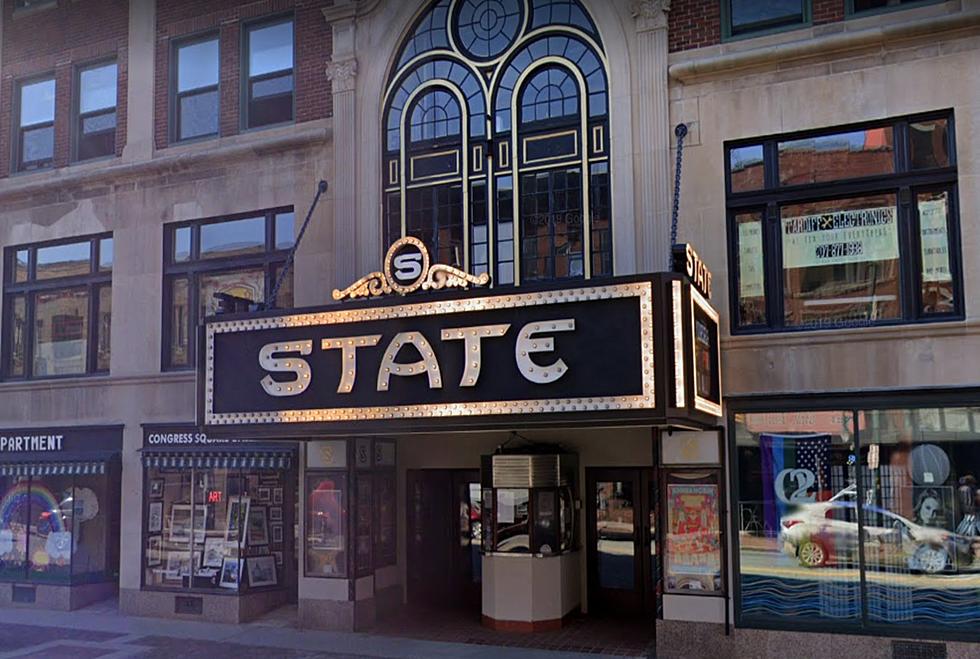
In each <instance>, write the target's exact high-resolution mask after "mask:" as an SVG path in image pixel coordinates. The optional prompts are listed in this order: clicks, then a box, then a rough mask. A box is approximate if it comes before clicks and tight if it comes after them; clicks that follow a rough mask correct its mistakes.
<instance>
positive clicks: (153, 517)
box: [146, 501, 163, 533]
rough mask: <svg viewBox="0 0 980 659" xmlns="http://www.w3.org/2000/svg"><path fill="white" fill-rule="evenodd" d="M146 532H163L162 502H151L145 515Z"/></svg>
mask: <svg viewBox="0 0 980 659" xmlns="http://www.w3.org/2000/svg"><path fill="white" fill-rule="evenodd" d="M146 530H147V532H148V533H160V532H162V531H163V502H162V501H151V502H150V505H149V508H148V510H147V514H146Z"/></svg>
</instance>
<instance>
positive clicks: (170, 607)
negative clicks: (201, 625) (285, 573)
mask: <svg viewBox="0 0 980 659" xmlns="http://www.w3.org/2000/svg"><path fill="white" fill-rule="evenodd" d="M288 597H289V593H288V592H287V591H285V590H268V591H261V592H258V593H248V594H242V595H209V594H198V593H179V592H157V591H147V590H132V589H128V588H123V589H121V590H120V591H119V612H120V613H122V614H124V615H132V616H148V617H153V618H174V619H177V620H203V621H207V622H227V623H240V622H249V621H250V620H255V619H256V618H258V617H259V616H261V615H263V614H264V613H267V612H268V611H271V610H273V609H275V608H277V607H279V606H282V605H283V604H285V603H286V600H287V599H288Z"/></svg>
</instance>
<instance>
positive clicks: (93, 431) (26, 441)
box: [0, 426, 122, 456]
mask: <svg viewBox="0 0 980 659" xmlns="http://www.w3.org/2000/svg"><path fill="white" fill-rule="evenodd" d="M121 447H122V428H121V427H120V426H110V427H105V428H89V427H84V428H83V427H64V428H21V429H0V456H3V455H12V454H21V453H42V454H50V453H62V452H68V451H86V450H109V451H112V450H118V449H119V448H121Z"/></svg>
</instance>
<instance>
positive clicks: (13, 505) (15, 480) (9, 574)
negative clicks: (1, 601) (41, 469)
mask: <svg viewBox="0 0 980 659" xmlns="http://www.w3.org/2000/svg"><path fill="white" fill-rule="evenodd" d="M0 487H3V492H4V495H3V500H2V501H0V510H2V511H3V514H2V515H0V579H4V580H18V579H23V578H25V577H26V576H27V572H26V570H27V564H28V561H27V529H28V522H27V516H28V514H29V512H30V510H29V509H30V503H29V502H30V479H29V478H28V477H27V476H12V477H7V478H2V479H0Z"/></svg>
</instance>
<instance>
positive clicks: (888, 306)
mask: <svg viewBox="0 0 980 659" xmlns="http://www.w3.org/2000/svg"><path fill="white" fill-rule="evenodd" d="M780 214H781V233H782V253H783V299H784V313H785V323H786V325H803V326H810V327H833V326H841V325H848V324H853V323H860V322H873V321H878V320H884V319H889V318H898V317H899V315H900V313H901V304H900V300H899V291H900V288H899V287H900V281H899V258H898V209H897V208H896V204H895V195H879V196H876V197H855V198H851V199H844V200H831V201H822V202H812V203H807V204H795V205H787V206H783V207H782V208H781V209H780Z"/></svg>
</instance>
